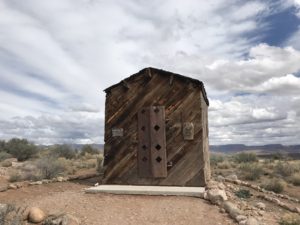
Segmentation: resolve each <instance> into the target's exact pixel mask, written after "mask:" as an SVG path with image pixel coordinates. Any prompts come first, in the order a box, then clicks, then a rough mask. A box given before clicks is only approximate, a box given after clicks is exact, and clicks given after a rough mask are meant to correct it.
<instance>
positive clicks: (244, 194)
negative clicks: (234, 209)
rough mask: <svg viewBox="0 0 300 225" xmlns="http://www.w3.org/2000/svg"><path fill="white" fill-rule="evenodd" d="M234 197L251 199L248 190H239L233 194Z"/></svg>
mask: <svg viewBox="0 0 300 225" xmlns="http://www.w3.org/2000/svg"><path fill="white" fill-rule="evenodd" d="M235 195H236V196H237V197H238V198H243V199H246V198H250V197H251V193H250V191H249V190H247V189H240V190H238V191H236V192H235Z"/></svg>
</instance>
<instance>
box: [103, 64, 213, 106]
mask: <svg viewBox="0 0 300 225" xmlns="http://www.w3.org/2000/svg"><path fill="white" fill-rule="evenodd" d="M146 73H148V74H149V75H150V76H151V74H154V73H158V74H160V75H164V76H169V77H170V76H174V77H176V78H177V79H181V80H184V81H189V82H192V83H193V84H196V85H197V86H199V87H200V88H201V91H202V94H203V97H204V99H205V102H206V104H207V105H209V101H208V98H207V95H206V91H205V87H204V84H203V82H202V81H200V80H197V79H194V78H191V77H187V76H183V75H180V74H177V73H172V72H169V71H165V70H162V69H156V68H153V67H148V68H144V69H142V70H140V71H139V72H137V73H135V74H133V75H131V76H130V77H127V78H126V79H124V80H122V81H120V82H119V83H117V84H114V85H112V86H110V87H108V88H106V89H105V90H104V92H106V93H107V92H109V91H110V90H111V89H113V88H115V87H117V86H119V85H124V83H127V82H130V81H131V80H132V79H134V78H135V77H136V76H142V75H144V74H146Z"/></svg>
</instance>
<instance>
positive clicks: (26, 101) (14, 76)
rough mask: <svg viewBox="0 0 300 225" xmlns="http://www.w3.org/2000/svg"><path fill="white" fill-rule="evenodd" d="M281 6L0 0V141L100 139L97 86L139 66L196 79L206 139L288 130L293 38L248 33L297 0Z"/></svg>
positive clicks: (292, 110)
mask: <svg viewBox="0 0 300 225" xmlns="http://www.w3.org/2000/svg"><path fill="white" fill-rule="evenodd" d="M284 3H285V1H280V2H279V3H274V2H273V1H259V0H257V1H239V0H232V1H230V3H229V2H228V1H225V0H216V1H213V2H210V3H207V2H201V1H198V0H190V1H189V3H188V4H187V3H186V1H183V0H176V1H173V0H166V1H163V2H161V1H158V0H155V1H145V0H141V1H134V0H129V1H121V0H113V1H93V0H76V1H73V0H52V1H39V0H26V1H19V0H3V1H0V11H1V16H0V77H1V83H0V94H1V99H0V138H10V137H13V136H23V137H27V138H29V139H33V140H35V141H37V142H38V143H55V142H77V143H86V142H102V141H103V139H102V137H103V118H104V115H103V114H104V100H105V99H104V98H105V95H104V93H103V92H102V90H103V89H105V88H106V87H108V86H109V85H112V84H114V83H116V82H118V81H119V80H121V79H123V78H125V77H126V76H128V75H130V74H132V73H135V72H137V71H138V70H140V69H141V68H143V67H147V66H154V67H158V68H163V69H167V70H171V71H174V72H178V73H182V74H185V75H190V76H192V77H195V78H198V79H200V80H203V81H204V82H205V85H206V87H207V89H208V95H209V96H212V101H211V107H210V118H213V120H211V135H212V143H214V142H215V143H222V141H224V142H226V143H227V142H228V143H229V142H235V143H238V142H247V141H248V140H251V139H252V140H253V139H255V138H258V139H259V136H262V137H264V135H265V134H266V135H270V134H272V135H273V136H274V135H275V134H278V133H279V132H283V133H284V134H287V135H288V134H294V133H293V132H295V130H297V129H296V128H295V127H294V125H293V124H297V123H299V114H300V109H299V104H297V103H299V100H292V101H289V104H288V109H287V111H284V110H283V109H281V108H280V107H281V104H283V103H284V102H286V101H288V98H289V99H291V98H292V96H296V97H297V96H299V93H298V90H299V77H297V76H296V73H297V72H298V71H299V69H300V64H299V61H300V52H299V51H298V50H300V48H299V41H298V40H299V39H297V38H296V34H295V36H294V37H292V38H291V39H290V40H289V42H288V43H289V44H290V45H291V46H293V47H284V48H280V47H274V46H269V45H267V44H259V45H255V43H257V42H258V41H259V39H260V38H261V36H260V35H256V36H255V37H253V36H251V34H253V33H257V34H260V33H261V35H263V32H265V30H266V28H267V27H268V26H269V24H268V22H266V21H264V18H266V17H267V16H268V15H270V14H272V13H274V11H278V10H283V9H284V8H286V7H290V6H291V5H293V4H294V3H295V4H296V3H297V4H298V2H292V1H291V2H289V4H288V5H289V6H287V4H284ZM297 46H298V47H297ZM296 49H298V50H296ZM244 92H248V93H252V95H250V96H236V95H237V94H241V93H244ZM260 95H262V96H260ZM281 95H284V96H281ZM274 96H275V97H274ZM278 96H279V98H278ZM265 101H267V104H266V103H265ZM258 103H259V104H258ZM282 121H285V122H282ZM271 123H274V124H273V125H272V124H271ZM253 124H255V125H256V126H257V127H258V130H257V131H256V132H254V133H251V132H249V130H254V129H253V127H252V126H254V125H253ZM280 127H281V128H280ZM247 131H248V132H247ZM277 136H279V135H277ZM266 137H268V136H266ZM295 137H297V136H295ZM271 139H272V138H271ZM271 139H270V140H271ZM259 140H261V142H262V143H263V142H264V141H266V140H263V139H262V138H261V139H259ZM272 140H274V141H276V140H279V141H282V142H285V143H287V142H288V141H291V142H292V139H289V138H285V139H284V138H282V139H280V138H279V139H275V138H274V139H272Z"/></svg>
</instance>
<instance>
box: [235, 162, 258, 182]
mask: <svg viewBox="0 0 300 225" xmlns="http://www.w3.org/2000/svg"><path fill="white" fill-rule="evenodd" d="M239 169H240V172H241V175H242V177H243V178H244V179H245V180H252V181H254V180H257V179H259V178H260V177H261V176H262V175H263V173H264V170H263V169H262V167H261V166H260V165H259V164H258V163H243V164H241V165H240V166H239Z"/></svg>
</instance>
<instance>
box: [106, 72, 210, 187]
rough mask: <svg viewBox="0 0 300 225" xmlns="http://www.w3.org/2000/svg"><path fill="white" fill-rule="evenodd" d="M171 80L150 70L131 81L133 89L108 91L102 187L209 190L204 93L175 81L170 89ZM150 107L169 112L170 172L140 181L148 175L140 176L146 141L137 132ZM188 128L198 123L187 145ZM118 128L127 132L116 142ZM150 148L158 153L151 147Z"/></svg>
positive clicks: (167, 119) (129, 84)
mask: <svg viewBox="0 0 300 225" xmlns="http://www.w3.org/2000/svg"><path fill="white" fill-rule="evenodd" d="M149 74H151V77H150V76H149ZM170 79H171V78H170V77H168V76H165V75H161V74H159V73H158V72H157V71H150V72H149V71H148V70H146V71H144V73H141V74H139V75H138V76H135V77H134V78H132V79H131V80H130V81H128V80H127V84H126V86H128V87H130V88H126V87H124V85H122V84H120V85H116V86H114V87H113V88H112V89H110V90H109V92H110V93H109V94H107V98H106V109H105V147H104V155H105V159H104V177H103V183H105V184H135V185H170V186H204V185H206V183H207V181H208V180H209V179H210V169H209V154H208V151H209V149H208V123H207V108H208V106H207V103H206V101H205V98H204V96H203V92H202V89H201V88H202V87H201V86H199V85H195V84H193V83H191V82H185V81H184V80H182V79H178V78H177V77H176V76H173V78H172V79H171V80H172V82H171V83H170ZM151 106H164V109H165V113H164V114H165V124H164V125H165V137H166V139H165V147H166V151H165V152H166V156H165V160H166V163H165V165H166V164H167V165H168V167H167V171H166V173H165V174H163V176H162V177H151V176H150V174H148V175H147V174H146V175H141V174H144V173H147V172H145V171H141V170H140V168H141V167H140V165H139V163H141V162H140V159H141V158H140V157H143V156H144V155H142V154H140V153H139V148H141V147H142V146H139V143H140V142H139V140H142V138H143V137H141V136H140V135H139V132H138V130H139V129H141V127H140V126H139V123H138V120H139V119H138V116H139V113H140V111H141V109H142V108H144V107H151ZM149 113H150V112H149ZM184 123H193V125H194V138H193V140H184V136H183V131H182V130H183V124H184ZM149 126H150V125H149ZM152 126H153V124H152ZM113 128H120V129H121V128H123V130H124V132H123V137H113V136H112V129H113ZM157 138H159V136H158V137H157ZM158 141H160V140H158ZM154 142H155V141H154ZM147 147H148V146H147ZM150 148H152V149H153V146H152V147H151V143H150ZM147 156H148V157H150V156H149V155H147ZM153 157H155V156H153ZM152 160H153V159H152Z"/></svg>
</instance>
